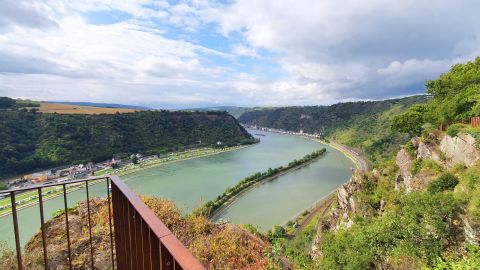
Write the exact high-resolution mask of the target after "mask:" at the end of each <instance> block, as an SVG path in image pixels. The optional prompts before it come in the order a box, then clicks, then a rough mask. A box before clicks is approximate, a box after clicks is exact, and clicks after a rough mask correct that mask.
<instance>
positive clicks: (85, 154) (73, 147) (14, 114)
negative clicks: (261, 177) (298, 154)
mask: <svg viewBox="0 0 480 270" xmlns="http://www.w3.org/2000/svg"><path fill="white" fill-rule="evenodd" d="M0 121H1V122H2V129H0V176H7V175H12V174H20V173H23V172H28V171H32V170H35V169H41V168H48V167H51V166H58V165H69V164H73V163H86V162H88V161H102V160H106V159H110V158H112V155H113V154H118V153H126V154H128V153H144V154H159V153H164V152H166V151H172V150H177V149H182V148H185V147H201V146H216V145H217V142H218V141H221V142H222V145H237V144H245V143H251V142H253V138H252V137H251V135H250V134H248V132H247V131H246V130H245V129H244V128H243V127H241V126H240V125H239V124H238V122H237V121H236V120H235V118H233V117H232V116H231V115H229V114H227V113H226V112H182V111H176V112H171V111H140V112H133V113H124V114H119V113H116V114H98V115H86V114H51V113H39V112H37V111H36V110H30V111H28V110H27V109H12V108H10V109H3V110H0Z"/></svg>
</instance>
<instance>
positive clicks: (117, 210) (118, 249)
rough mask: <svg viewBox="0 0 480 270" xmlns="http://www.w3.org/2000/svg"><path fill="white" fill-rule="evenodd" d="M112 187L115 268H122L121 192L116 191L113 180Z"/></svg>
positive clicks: (123, 257)
mask: <svg viewBox="0 0 480 270" xmlns="http://www.w3.org/2000/svg"><path fill="white" fill-rule="evenodd" d="M110 183H111V187H112V202H113V219H114V226H115V231H114V233H115V257H116V259H117V261H116V262H117V269H123V266H124V265H125V263H124V259H125V256H124V255H123V238H124V237H123V223H122V219H121V217H122V216H124V215H123V206H122V202H121V198H120V196H121V194H120V192H119V191H118V188H117V186H116V185H115V183H114V182H112V181H111V182H110Z"/></svg>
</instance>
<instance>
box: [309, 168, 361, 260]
mask: <svg viewBox="0 0 480 270" xmlns="http://www.w3.org/2000/svg"><path fill="white" fill-rule="evenodd" d="M361 181H362V174H361V173H360V172H356V173H354V174H353V175H352V177H351V178H350V180H349V181H348V182H347V183H345V184H343V185H342V186H341V187H340V188H339V189H338V192H337V203H336V204H335V206H334V208H333V209H332V211H331V215H330V218H329V219H328V220H326V221H325V222H322V223H321V224H320V226H319V228H318V229H317V235H316V237H315V240H314V242H313V245H312V251H311V255H312V257H313V258H317V257H319V256H321V252H320V250H319V249H318V245H319V243H320V242H321V241H322V239H323V238H322V236H323V233H325V232H327V231H336V230H339V229H340V228H350V227H351V226H352V224H353V221H352V219H351V214H353V213H355V200H354V197H353V195H354V194H355V192H356V191H358V190H359V189H360V186H361Z"/></svg>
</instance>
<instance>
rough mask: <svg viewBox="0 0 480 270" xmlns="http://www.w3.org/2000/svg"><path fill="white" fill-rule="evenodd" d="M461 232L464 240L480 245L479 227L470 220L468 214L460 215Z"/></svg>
mask: <svg viewBox="0 0 480 270" xmlns="http://www.w3.org/2000/svg"><path fill="white" fill-rule="evenodd" d="M462 223H463V232H464V234H465V241H467V243H469V244H471V245H476V246H478V245H480V228H479V226H478V225H475V224H474V222H472V221H471V220H470V218H469V217H468V216H462Z"/></svg>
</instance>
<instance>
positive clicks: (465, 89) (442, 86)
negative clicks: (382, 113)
mask: <svg viewBox="0 0 480 270" xmlns="http://www.w3.org/2000/svg"><path fill="white" fill-rule="evenodd" d="M479 71H480V57H479V58H477V59H475V60H474V61H472V62H468V63H466V64H457V65H454V66H453V67H452V69H451V70H450V72H448V73H444V74H442V75H441V76H440V77H439V78H438V79H436V80H431V81H427V83H426V87H427V94H429V95H431V96H432V97H433V98H432V99H430V100H429V101H428V102H427V103H425V104H421V105H417V106H412V108H410V109H409V110H408V111H406V112H405V113H403V114H401V115H398V116H396V117H395V119H394V123H393V125H392V126H393V128H394V129H395V130H398V131H400V132H404V133H410V135H420V133H421V131H422V126H423V125H424V124H426V123H429V124H432V125H434V126H440V125H451V124H457V123H467V122H469V121H470V118H471V117H473V116H479V115H480V72H479ZM460 127H461V126H460V125H454V126H453V127H451V129H450V131H448V133H449V134H456V133H457V132H458V130H459V129H460Z"/></svg>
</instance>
